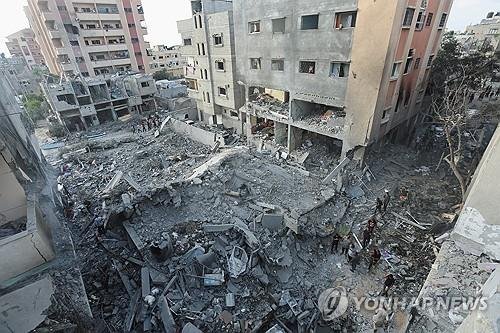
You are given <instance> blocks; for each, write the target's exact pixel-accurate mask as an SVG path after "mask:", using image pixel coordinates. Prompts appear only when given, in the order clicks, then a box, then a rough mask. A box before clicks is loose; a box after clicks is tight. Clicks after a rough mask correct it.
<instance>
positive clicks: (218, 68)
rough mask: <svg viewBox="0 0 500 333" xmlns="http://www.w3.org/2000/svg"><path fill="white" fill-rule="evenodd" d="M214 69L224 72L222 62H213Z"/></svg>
mask: <svg viewBox="0 0 500 333" xmlns="http://www.w3.org/2000/svg"><path fill="white" fill-rule="evenodd" d="M215 67H216V68H217V70H218V71H224V70H225V66H224V60H215Z"/></svg>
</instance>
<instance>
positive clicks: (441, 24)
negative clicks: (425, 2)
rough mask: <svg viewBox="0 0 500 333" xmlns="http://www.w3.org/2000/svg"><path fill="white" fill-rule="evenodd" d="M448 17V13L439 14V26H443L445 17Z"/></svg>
mask: <svg viewBox="0 0 500 333" xmlns="http://www.w3.org/2000/svg"><path fill="white" fill-rule="evenodd" d="M447 17H448V14H446V13H443V15H441V20H440V21H439V27H440V28H443V27H444V25H445V24H446V18H447Z"/></svg>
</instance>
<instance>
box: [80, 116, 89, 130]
mask: <svg viewBox="0 0 500 333" xmlns="http://www.w3.org/2000/svg"><path fill="white" fill-rule="evenodd" d="M80 121H81V122H82V124H83V127H84V128H85V130H88V129H89V127H88V126H87V122H86V121H85V118H84V117H83V116H80Z"/></svg>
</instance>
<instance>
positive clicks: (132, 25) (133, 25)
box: [127, 23, 135, 28]
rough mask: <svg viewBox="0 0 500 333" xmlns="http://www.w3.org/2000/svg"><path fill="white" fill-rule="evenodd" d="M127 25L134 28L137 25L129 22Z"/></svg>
mask: <svg viewBox="0 0 500 333" xmlns="http://www.w3.org/2000/svg"><path fill="white" fill-rule="evenodd" d="M127 25H128V27H129V28H133V27H135V23H129V24H127Z"/></svg>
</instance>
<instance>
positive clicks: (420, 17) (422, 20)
mask: <svg viewBox="0 0 500 333" xmlns="http://www.w3.org/2000/svg"><path fill="white" fill-rule="evenodd" d="M424 23H425V13H424V12H423V11H419V12H418V16H417V24H416V25H415V30H422V29H423V28H424Z"/></svg>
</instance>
